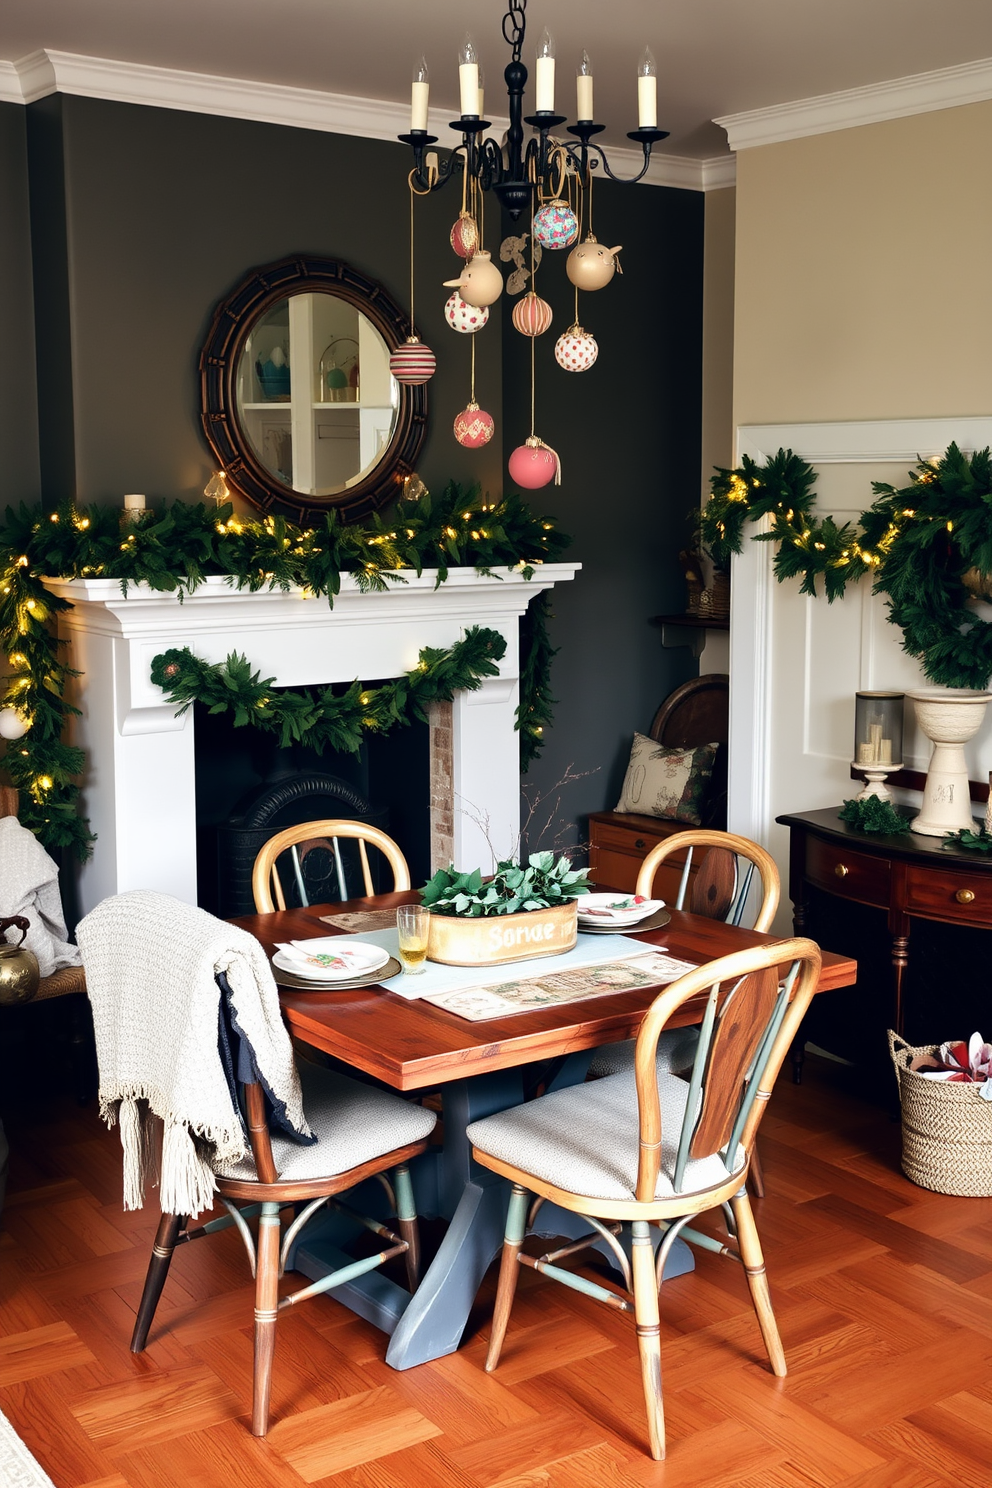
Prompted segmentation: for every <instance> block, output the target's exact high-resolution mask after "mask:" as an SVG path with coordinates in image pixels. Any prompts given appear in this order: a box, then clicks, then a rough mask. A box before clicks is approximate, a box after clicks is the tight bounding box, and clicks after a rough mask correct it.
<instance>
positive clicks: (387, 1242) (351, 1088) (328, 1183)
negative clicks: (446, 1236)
mask: <svg viewBox="0 0 992 1488" xmlns="http://www.w3.org/2000/svg"><path fill="white" fill-rule="evenodd" d="M287 1037H288V1035H287ZM299 1074H300V1079H301V1082H302V1085H303V1098H304V1109H305V1111H306V1115H307V1119H308V1121H309V1123H310V1125H311V1127H312V1128H313V1130H314V1131H315V1132H316V1134H317V1142H316V1144H315V1145H313V1146H300V1145H299V1144H298V1143H295V1142H293V1141H290V1140H289V1139H288V1138H287V1137H285V1136H281V1135H279V1134H278V1133H276V1132H272V1133H270V1131H269V1126H268V1122H267V1120H266V1102H265V1095H264V1092H263V1087H262V1086H261V1085H260V1084H257V1083H248V1084H245V1085H244V1086H243V1100H244V1114H245V1119H246V1125H247V1128H248V1136H249V1140H250V1143H251V1156H250V1157H246V1158H244V1159H242V1160H241V1162H239V1163H237V1164H235V1165H233V1166H232V1167H229V1168H225V1169H223V1170H221V1171H218V1172H217V1175H216V1182H217V1194H218V1198H219V1200H220V1203H221V1204H222V1205H223V1207H224V1208H225V1209H226V1210H227V1213H226V1214H225V1215H222V1216H220V1217H219V1218H218V1219H213V1220H209V1221H208V1222H207V1223H206V1224H202V1225H199V1226H197V1227H196V1228H195V1229H188V1228H187V1221H186V1218H185V1217H184V1216H182V1215H179V1214H163V1215H162V1218H161V1220H160V1222H159V1226H158V1230H157V1233H156V1235H155V1241H154V1244H153V1246H152V1255H151V1259H150V1261H149V1264H148V1273H147V1276H146V1278H145V1286H144V1290H143V1292H142V1296H141V1303H140V1305H139V1307H138V1315H137V1318H136V1320H135V1325H134V1333H133V1336H132V1338H131V1352H132V1353H135V1354H140V1353H141V1352H142V1350H143V1349H144V1347H145V1344H146V1342H147V1339H148V1330H149V1328H150V1327H151V1324H152V1320H153V1318H154V1316H155V1309H156V1307H157V1306H158V1300H159V1298H160V1297H161V1295H162V1289H163V1287H164V1285H165V1281H166V1277H167V1276H168V1272H169V1266H170V1264H171V1262H172V1256H173V1252H174V1250H175V1248H176V1246H177V1245H180V1244H182V1243H183V1242H185V1241H188V1240H200V1239H203V1238H205V1237H206V1236H207V1235H212V1234H215V1233H216V1232H217V1231H218V1230H222V1229H227V1228H228V1227H230V1226H231V1225H236V1226H237V1228H238V1231H239V1233H240V1235H241V1238H242V1240H243V1241H244V1244H245V1249H246V1251H247V1253H248V1261H249V1264H250V1266H251V1270H252V1275H253V1276H254V1278H255V1350H254V1377H253V1386H252V1418H251V1429H252V1432H253V1434H254V1435H255V1436H265V1435H266V1433H267V1431H268V1427H269V1398H270V1394H271V1387H272V1365H273V1359H274V1355H275V1342H276V1318H277V1315H278V1314H279V1312H281V1311H282V1310H283V1309H285V1308H287V1307H292V1306H294V1305H295V1304H296V1303H298V1302H302V1301H304V1300H305V1299H306V1298H308V1297H313V1296H316V1295H318V1294H319V1293H321V1292H326V1291H330V1290H332V1289H333V1288H334V1287H336V1286H342V1285H343V1284H344V1283H345V1282H346V1281H351V1280H353V1279H354V1278H355V1277H357V1276H361V1275H364V1274H365V1273H366V1272H368V1271H371V1270H372V1269H373V1268H375V1267H377V1266H381V1265H382V1264H383V1263H384V1262H386V1261H388V1260H391V1259H392V1257H394V1256H399V1255H403V1256H404V1260H405V1265H406V1273H407V1284H408V1286H409V1288H410V1290H411V1292H412V1291H415V1290H416V1287H417V1282H418V1280H419V1268H420V1240H419V1228H418V1225H417V1211H416V1207H415V1203H414V1197H413V1188H412V1185H411V1181H410V1170H409V1167H408V1163H409V1162H410V1160H411V1159H412V1158H414V1157H417V1156H419V1154H420V1153H421V1152H424V1151H425V1150H426V1148H427V1145H428V1137H429V1136H430V1133H431V1131H432V1130H433V1128H434V1125H435V1123H436V1121H437V1117H436V1116H435V1115H434V1113H433V1112H432V1111H427V1110H425V1109H424V1108H423V1107H422V1106H419V1105H416V1104H414V1103H413V1102H408V1101H405V1100H402V1099H400V1098H399V1097H398V1096H396V1095H393V1094H391V1093H390V1092H388V1091H385V1090H380V1089H378V1088H377V1087H375V1086H371V1085H366V1084H361V1083H359V1082H358V1081H357V1080H351V1079H349V1078H348V1077H347V1076H345V1075H340V1074H336V1073H333V1072H331V1071H329V1070H324V1069H321V1068H319V1067H318V1066H316V1065H310V1064H307V1063H305V1062H302V1063H301V1064H300V1066H299ZM390 1169H391V1170H392V1175H391V1181H390V1177H389V1176H388V1170H390ZM367 1178H377V1179H378V1180H379V1182H380V1183H381V1184H382V1186H383V1188H384V1189H385V1191H386V1195H387V1198H388V1201H389V1204H390V1208H391V1212H392V1213H393V1214H395V1215H396V1217H397V1218H396V1223H397V1228H398V1230H399V1234H395V1233H394V1232H393V1230H392V1229H391V1228H390V1227H389V1226H388V1225H386V1224H382V1223H380V1222H379V1221H378V1220H376V1219H374V1218H370V1217H368V1216H366V1215H364V1214H359V1213H358V1212H357V1211H355V1210H353V1209H351V1208H350V1207H349V1206H348V1205H347V1204H345V1203H343V1202H342V1201H341V1200H340V1199H339V1198H338V1197H337V1195H339V1194H343V1193H344V1192H345V1191H346V1190H348V1189H351V1188H354V1187H355V1186H356V1185H357V1184H359V1183H363V1182H364V1181H365V1180H366V1179H367ZM325 1204H326V1205H327V1206H328V1207H329V1208H331V1209H336V1210H338V1211H339V1212H340V1213H342V1214H343V1215H344V1216H345V1217H346V1218H347V1219H349V1220H352V1221H354V1222H355V1224H356V1225H359V1226H362V1227H363V1228H365V1229H368V1230H371V1231H372V1232H373V1233H374V1234H375V1235H378V1236H380V1237H381V1240H382V1244H381V1245H380V1246H379V1247H378V1249H377V1250H376V1252H375V1254H373V1255H370V1256H366V1257H364V1258H362V1259H359V1260H354V1261H350V1262H349V1263H347V1264H345V1265H344V1266H341V1267H339V1268H338V1269H337V1270H335V1271H334V1272H332V1273H331V1274H330V1275H328V1276H325V1277H323V1278H322V1279H321V1280H320V1281H316V1282H312V1283H311V1284H310V1285H309V1286H305V1287H302V1288H301V1289H300V1290H299V1291H296V1292H290V1293H288V1294H287V1295H285V1296H283V1297H282V1298H280V1296H279V1280H280V1277H282V1275H283V1273H284V1270H285V1267H286V1262H287V1258H288V1256H289V1252H290V1249H291V1247H292V1244H293V1242H294V1240H295V1239H296V1237H297V1235H298V1234H299V1232H300V1230H301V1229H302V1228H303V1226H304V1225H305V1224H306V1222H307V1221H308V1220H309V1219H310V1218H311V1217H312V1216H313V1215H314V1214H315V1213H316V1212H317V1210H318V1209H320V1208H321V1207H322V1206H323V1205H325ZM292 1206H295V1208H296V1213H295V1217H294V1216H293V1214H292V1213H290V1215H289V1217H288V1222H287V1225H286V1228H285V1231H284V1232H283V1231H282V1230H281V1211H282V1210H285V1209H287V1208H291V1207H292ZM255 1214H257V1215H258V1227H257V1236H253V1235H252V1232H251V1230H250V1228H249V1225H248V1223H247V1221H248V1220H249V1219H250V1218H251V1217H252V1216H254V1215H255ZM280 1241H281V1243H280Z"/></svg>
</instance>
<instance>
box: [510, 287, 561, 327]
mask: <svg viewBox="0 0 992 1488" xmlns="http://www.w3.org/2000/svg"><path fill="white" fill-rule="evenodd" d="M551 318H552V317H551V306H550V305H549V304H548V302H547V300H542V299H541V297H540V295H537V294H535V293H534V291H533V290H532V289H529V290H528V291H527V293H526V294H525V295H524V297H523V299H522V300H518V302H517V303H516V304H515V305H514V307H513V324H514V325H515V326H516V328H517V330H518V331H519V332H520V333H521V335H523V336H543V335H544V332H545V331H546V330H547V329H548V327H549V326H550V324H551Z"/></svg>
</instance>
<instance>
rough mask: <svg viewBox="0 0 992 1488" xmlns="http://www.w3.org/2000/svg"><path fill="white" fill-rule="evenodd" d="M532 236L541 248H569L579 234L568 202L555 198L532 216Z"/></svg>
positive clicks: (575, 219) (577, 225)
mask: <svg viewBox="0 0 992 1488" xmlns="http://www.w3.org/2000/svg"><path fill="white" fill-rule="evenodd" d="M534 236H535V238H536V239H537V241H538V242H539V243H540V245H541V247H542V248H571V246H572V244H573V243H574V242H575V240H576V238H577V237H578V236H579V223H578V219H577V218H576V215H575V213H574V212H573V211H572V209H571V207H570V206H569V205H568V202H565V201H561V200H560V199H559V198H556V199H555V200H554V201H550V202H548V203H547V205H546V206H543V207H542V208H541V210H540V211H539V212H538V213H537V214H536V215H535V217H534Z"/></svg>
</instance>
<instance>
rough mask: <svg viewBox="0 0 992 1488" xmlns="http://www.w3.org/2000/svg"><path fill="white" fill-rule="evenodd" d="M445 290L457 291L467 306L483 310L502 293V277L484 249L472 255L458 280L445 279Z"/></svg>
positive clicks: (492, 303)
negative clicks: (474, 306)
mask: <svg viewBox="0 0 992 1488" xmlns="http://www.w3.org/2000/svg"><path fill="white" fill-rule="evenodd" d="M444 287H445V289H457V290H458V291H459V292H460V294H461V297H462V299H463V300H464V301H465V303H466V304H467V305H476V306H478V307H479V309H484V308H485V307H486V306H488V305H494V304H495V303H496V301H497V300H498V299H499V297H500V295H501V294H502V293H503V275H502V274H501V273H500V271H499V269H498V268H497V267H496V265H495V264H494V263H493V261H492V257H491V256H490V254H489V253H487V252H486V250H485V248H480V249H479V250H478V252H476V253H473V255H472V257H471V258H470V259H469V261H468V263H467V264H466V265H465V267H464V268H463V269H462V272H461V277H460V278H458V279H445V281H444Z"/></svg>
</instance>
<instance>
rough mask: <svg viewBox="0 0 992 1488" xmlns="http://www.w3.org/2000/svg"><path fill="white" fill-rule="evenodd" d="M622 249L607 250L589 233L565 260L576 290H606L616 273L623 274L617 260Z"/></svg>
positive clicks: (618, 245) (621, 245)
mask: <svg viewBox="0 0 992 1488" xmlns="http://www.w3.org/2000/svg"><path fill="white" fill-rule="evenodd" d="M622 247H623V244H622V243H618V244H617V246H616V247H615V248H607V247H605V246H604V244H602V243H599V242H597V240H596V238H595V237H594V235H593V234H592V233H588V234H587V235H586V237H585V238H584V239H583V240H582V242H581V243H578V244H577V245H576V247H574V248H573V249H572V251H571V253H570V254H569V255H568V258H567V259H566V260H565V273H566V274H567V275H568V277H569V279H571V281H572V283H573V284H574V285H575V287H576V289H605V287H606V285H607V284H609V282H610V280H611V279H612V278H613V275H614V274H615V273H617V272H618V271H619V272H620V273H621V274H622V273H623V270H622V269H621V268H620V265H619V264H618V263H617V260H616V255H617V254H618V253H619V252H620V250H621V248H622Z"/></svg>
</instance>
